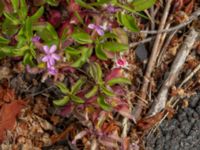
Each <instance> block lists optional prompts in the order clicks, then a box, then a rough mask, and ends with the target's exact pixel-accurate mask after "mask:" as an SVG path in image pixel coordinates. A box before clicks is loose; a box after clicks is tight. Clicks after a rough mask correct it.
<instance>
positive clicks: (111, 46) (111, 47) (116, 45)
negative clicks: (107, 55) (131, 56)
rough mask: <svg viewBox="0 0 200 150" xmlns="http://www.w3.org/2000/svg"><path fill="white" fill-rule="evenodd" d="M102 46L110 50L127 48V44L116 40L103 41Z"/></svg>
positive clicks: (119, 50) (116, 50) (118, 50)
mask: <svg viewBox="0 0 200 150" xmlns="http://www.w3.org/2000/svg"><path fill="white" fill-rule="evenodd" d="M103 48H104V49H105V50H108V51H111V52H123V51H125V50H128V45H127V44H121V43H117V42H105V43H104V44H103Z"/></svg>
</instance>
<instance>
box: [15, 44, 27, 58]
mask: <svg viewBox="0 0 200 150" xmlns="http://www.w3.org/2000/svg"><path fill="white" fill-rule="evenodd" d="M28 50H29V47H28V46H27V45H26V46H23V47H20V48H15V49H13V50H12V54H13V56H24V55H26V53H27V51H28Z"/></svg>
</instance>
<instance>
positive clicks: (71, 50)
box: [65, 47, 81, 56]
mask: <svg viewBox="0 0 200 150" xmlns="http://www.w3.org/2000/svg"><path fill="white" fill-rule="evenodd" d="M65 52H66V53H67V54H70V55H75V56H77V55H80V54H81V51H79V50H78V49H75V48H73V47H67V48H66V49H65Z"/></svg>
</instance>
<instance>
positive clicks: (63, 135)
mask: <svg viewBox="0 0 200 150" xmlns="http://www.w3.org/2000/svg"><path fill="white" fill-rule="evenodd" d="M73 129H74V124H71V125H70V126H69V127H67V128H66V129H65V130H64V131H63V132H62V133H61V134H58V135H53V136H51V141H52V144H55V143H56V142H58V141H61V140H63V139H66V136H67V135H68V134H69V132H70V131H72V130H73Z"/></svg>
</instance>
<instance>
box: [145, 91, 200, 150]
mask: <svg viewBox="0 0 200 150" xmlns="http://www.w3.org/2000/svg"><path fill="white" fill-rule="evenodd" d="M146 150H200V92H199V93H198V94H197V95H195V96H193V97H191V99H190V101H189V107H187V108H180V109H179V110H178V111H177V113H176V115H175V116H174V118H173V119H171V120H165V121H163V123H162V124H161V125H160V127H159V129H158V131H157V132H156V133H154V134H152V135H150V136H149V137H148V138H147V139H146Z"/></svg>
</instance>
